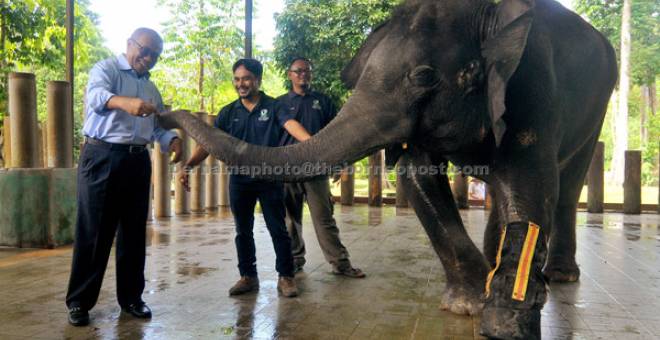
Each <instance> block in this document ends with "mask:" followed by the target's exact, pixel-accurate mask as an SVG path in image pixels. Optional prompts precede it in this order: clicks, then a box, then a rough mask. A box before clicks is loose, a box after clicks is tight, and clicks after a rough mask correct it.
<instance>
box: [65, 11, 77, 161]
mask: <svg viewBox="0 0 660 340" xmlns="http://www.w3.org/2000/svg"><path fill="white" fill-rule="evenodd" d="M74 19H75V3H74V0H66V81H67V82H68V83H69V86H70V88H69V93H68V98H69V107H68V109H69V112H68V115H69V118H68V119H67V121H69V122H70V123H71V126H70V127H68V128H70V129H71V134H69V133H68V131H67V132H66V134H67V135H66V138H67V139H70V141H69V142H67V144H66V147H69V146H71V148H73V126H74V124H73V122H74V117H73V103H74V102H73V92H74V89H75V86H74V84H75V83H74V82H73V66H74V65H73V61H74V59H73V44H74V41H73V32H74V25H73V22H74ZM69 152H70V153H71V154H73V149H72V150H71V151H67V152H64V154H65V155H68V153H69ZM67 157H68V156H67ZM65 162H73V157H72V159H71V161H69V160H66V161H65Z"/></svg>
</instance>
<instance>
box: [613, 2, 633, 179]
mask: <svg viewBox="0 0 660 340" xmlns="http://www.w3.org/2000/svg"><path fill="white" fill-rule="evenodd" d="M631 2H632V0H623V10H622V12H621V13H622V14H621V49H620V56H621V57H620V58H619V59H620V62H619V65H620V67H621V71H620V72H619V106H618V108H617V110H616V113H615V118H614V122H615V124H614V154H613V156H612V172H613V179H614V182H615V183H617V184H622V183H623V177H624V176H623V173H624V155H625V152H626V150H628V92H629V90H630V39H631V37H630V36H631V34H630V16H631V9H630V5H631Z"/></svg>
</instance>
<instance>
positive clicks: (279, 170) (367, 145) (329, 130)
mask: <svg viewBox="0 0 660 340" xmlns="http://www.w3.org/2000/svg"><path fill="white" fill-rule="evenodd" d="M366 106H368V105H363V104H359V103H358V101H356V100H349V101H348V102H347V103H346V105H344V107H343V108H342V110H341V111H340V112H339V114H338V115H337V117H336V118H335V119H334V120H333V121H332V122H330V124H328V125H327V126H326V127H325V128H324V129H322V130H321V131H320V132H319V133H318V134H316V135H314V136H313V137H312V138H310V139H309V140H307V141H305V142H303V143H298V144H294V145H289V146H284V147H277V148H274V147H264V146H258V145H253V144H249V143H246V142H244V141H242V140H239V139H237V138H234V137H232V136H230V135H229V134H227V133H225V132H223V131H221V130H219V129H216V128H213V127H211V126H209V125H208V124H206V123H205V122H204V121H202V120H200V119H198V118H196V117H194V116H192V115H190V114H189V113H187V112H185V111H175V112H168V113H164V114H161V115H160V117H159V122H160V123H161V125H162V126H163V127H165V128H173V127H181V128H182V129H183V130H185V131H186V132H187V133H188V135H189V136H191V137H192V138H193V139H195V141H197V143H198V144H199V145H201V146H202V147H203V148H204V149H205V150H206V151H207V152H209V154H211V155H212V156H214V157H215V158H217V159H219V160H221V161H223V162H225V163H227V164H228V165H230V166H238V167H240V168H238V170H239V171H241V173H243V171H244V170H245V171H249V172H250V175H251V176H254V177H255V178H263V179H271V180H281V181H287V182H293V181H302V180H306V179H311V178H314V177H319V176H325V175H329V174H330V173H332V172H336V171H337V170H338V169H341V167H343V166H345V165H348V164H351V163H353V162H355V161H357V160H359V159H361V158H363V157H365V156H367V155H369V154H370V153H373V152H375V151H377V150H379V149H381V148H383V147H384V146H386V145H389V144H392V143H394V142H397V141H402V140H403V139H404V134H403V133H402V132H403V131H405V129H400V128H396V126H397V123H396V122H394V121H390V122H387V121H385V120H384V119H383V117H385V116H386V115H384V114H382V111H381V112H373V111H374V108H373V107H372V108H371V110H367V108H366ZM369 111H372V112H369ZM358 113H359V114H358Z"/></svg>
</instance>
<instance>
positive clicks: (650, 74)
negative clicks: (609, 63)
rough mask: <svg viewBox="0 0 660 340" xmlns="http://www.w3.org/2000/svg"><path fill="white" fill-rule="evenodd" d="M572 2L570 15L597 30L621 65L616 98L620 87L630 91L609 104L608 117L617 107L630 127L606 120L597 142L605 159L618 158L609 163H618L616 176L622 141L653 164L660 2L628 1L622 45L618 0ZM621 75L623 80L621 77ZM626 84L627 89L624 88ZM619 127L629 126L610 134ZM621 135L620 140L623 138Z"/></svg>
mask: <svg viewBox="0 0 660 340" xmlns="http://www.w3.org/2000/svg"><path fill="white" fill-rule="evenodd" d="M626 1H627V0H626ZM574 3H575V9H576V11H577V12H578V13H580V14H582V15H583V16H584V17H586V18H587V20H589V21H590V22H591V24H592V25H594V26H595V27H596V28H597V29H598V30H599V31H601V33H603V34H604V35H605V36H606V37H607V38H608V39H609V41H610V42H611V43H612V45H613V46H614V48H615V49H616V51H617V56H618V58H619V64H620V65H621V66H622V73H621V78H620V83H619V89H618V90H617V93H618V94H620V95H619V96H621V89H622V88H624V87H625V88H628V89H629V90H630V91H629V96H628V98H627V99H623V98H620V99H622V100H619V101H618V105H611V106H610V109H611V110H610V114H612V113H615V112H616V111H617V108H619V109H618V111H619V113H621V112H622V111H623V110H628V114H627V115H626V119H627V120H630V124H626V123H623V120H622V119H618V121H619V122H618V123H617V122H615V121H614V120H617V119H616V118H615V119H614V120H613V119H608V120H606V124H605V125H606V127H604V129H603V136H602V138H603V139H604V140H605V142H606V145H607V150H608V158H615V157H618V159H617V160H616V161H613V165H614V164H619V165H618V170H617V172H619V174H621V172H622V171H623V170H622V169H623V163H622V162H623V151H622V150H625V147H623V146H622V141H621V140H622V139H625V142H626V143H627V144H629V147H632V148H637V147H639V148H642V149H643V150H644V160H645V162H652V164H655V159H657V156H655V155H657V152H658V146H657V136H658V134H657V132H656V130H655V128H654V127H655V126H657V125H658V124H659V123H660V122H657V120H658V119H660V117H658V115H655V114H654V113H655V112H657V108H656V107H657V106H656V105H657V104H656V103H657V101H656V100H655V97H656V95H655V93H656V82H657V80H656V79H657V75H658V72H659V70H660V20H658V16H660V2H658V1H645V0H640V1H632V2H631V3H630V8H629V11H630V15H629V18H630V21H629V23H626V24H625V26H626V27H630V31H629V33H630V40H629V44H627V43H626V44H622V42H623V41H622V37H623V36H624V35H623V34H622V27H623V26H624V23H623V20H622V19H623V17H624V15H623V14H624V13H623V8H624V0H574ZM623 46H629V47H630V52H629V54H628V55H629V63H627V64H628V65H629V67H628V68H627V70H628V71H627V73H626V72H623V71H625V70H624V67H625V65H626V64H625V63H624V62H623V61H624V59H625V54H626V53H625V52H626V51H623V49H622V48H623ZM626 74H627V75H628V78H626ZM626 82H628V83H629V85H630V87H628V86H624V83H626ZM615 116H616V114H615ZM611 118H612V117H611ZM625 125H629V127H628V129H627V130H622V129H620V130H618V131H619V132H615V131H614V130H615V129H617V128H620V127H623V126H625ZM607 127H609V128H611V129H608V128H607ZM610 131H611V132H610ZM610 133H611V135H610ZM624 133H625V136H623V134H624ZM617 137H619V138H617ZM617 139H618V140H617ZM617 144H618V145H619V146H618V150H616V151H614V152H613V153H612V151H611V150H612V149H613V148H612V146H613V145H617ZM614 149H617V147H615V148H614ZM654 156H655V157H654ZM648 168H649V166H645V167H644V169H648ZM645 171H647V170H645ZM655 177H657V176H655ZM619 178H621V175H619ZM644 178H652V176H650V175H649V174H648V173H645V175H644Z"/></svg>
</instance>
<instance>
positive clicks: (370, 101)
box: [160, 0, 616, 338]
mask: <svg viewBox="0 0 660 340" xmlns="http://www.w3.org/2000/svg"><path fill="white" fill-rule="evenodd" d="M342 77H343V79H344V81H345V82H346V84H347V85H349V86H350V87H351V88H353V89H354V91H353V95H352V96H351V98H350V99H349V100H348V101H347V103H346V104H345V105H344V107H343V108H342V110H341V112H340V114H339V116H338V117H337V118H336V119H335V120H333V121H332V122H331V123H330V124H329V125H328V126H327V127H326V128H325V129H323V130H322V131H321V132H319V133H318V134H317V135H315V136H314V137H313V138H312V139H310V140H309V141H307V142H304V143H300V144H296V145H292V146H287V147H282V148H265V147H259V146H254V145H248V144H246V143H244V142H242V141H239V140H237V139H234V138H232V137H230V136H228V135H226V134H224V133H223V132H221V131H219V130H216V129H213V128H211V127H209V126H208V125H206V124H205V123H203V122H202V121H200V120H197V119H195V118H194V117H192V116H191V115H189V114H188V113H186V112H182V111H180V112H172V113H167V114H163V115H162V116H161V117H160V122H161V124H162V125H163V126H164V127H166V128H173V127H178V126H181V127H182V128H183V129H184V130H186V131H187V132H188V134H189V135H190V136H192V137H193V138H195V139H196V140H197V141H198V142H199V143H200V144H202V145H203V146H204V147H205V148H206V149H207V151H209V152H210V153H211V154H212V155H214V156H215V157H217V158H218V159H221V160H223V161H225V162H227V163H229V164H233V165H259V164H262V163H265V164H269V165H275V166H285V165H286V164H289V165H291V164H298V165H299V164H304V163H306V162H312V163H317V162H319V163H323V164H327V165H335V164H345V163H351V162H353V161H356V160H358V159H361V158H363V157H364V156H366V155H369V154H371V153H373V152H374V151H376V150H378V149H381V148H392V149H391V150H395V151H396V150H397V146H398V145H400V144H401V143H403V142H405V143H407V145H408V148H407V149H405V150H403V149H401V148H398V152H394V153H391V154H396V155H397V156H400V159H399V165H400V166H424V165H430V164H434V165H439V164H443V163H446V162H447V161H451V162H452V163H454V164H457V165H460V166H466V165H487V166H489V168H490V172H489V174H487V175H484V176H479V177H480V178H481V179H482V180H484V181H486V182H487V183H488V184H489V185H490V187H491V189H492V193H493V195H494V201H493V209H492V211H491V215H490V219H489V222H488V226H487V231H486V235H485V240H484V244H485V245H484V254H485V256H484V255H482V253H481V252H479V250H478V249H477V248H476V247H475V245H474V243H473V242H472V240H471V239H470V238H469V237H468V235H467V233H466V232H465V229H464V226H463V222H462V221H461V218H460V215H459V213H458V210H457V209H456V206H455V203H454V201H453V198H452V195H451V190H450V187H449V181H448V179H447V176H445V175H439V176H428V175H427V176H423V175H419V174H408V175H407V176H405V178H406V179H405V181H404V185H405V186H406V190H405V191H406V195H407V196H408V199H409V201H410V203H411V205H412V207H413V208H414V209H415V211H416V213H417V215H418V217H419V219H420V221H421V223H422V225H423V227H424V228H425V230H426V232H427V234H428V236H429V238H430V240H431V243H432V245H433V247H434V250H435V251H436V253H437V254H438V256H439V257H440V260H441V262H442V264H443V266H444V268H445V271H446V275H447V287H446V290H445V292H444V294H443V296H442V307H443V308H445V309H448V310H451V311H452V312H455V313H461V314H463V313H464V314H476V313H479V312H480V311H481V310H482V308H484V299H483V292H484V286H485V280H486V276H487V274H488V272H489V271H490V269H491V266H492V265H493V264H494V263H495V255H496V252H497V249H498V244H499V234H500V228H501V226H511V228H512V230H513V229H514V226H515V225H516V223H518V224H522V225H525V226H526V224H527V222H528V221H533V222H534V223H536V224H538V225H539V226H541V237H540V240H541V241H539V246H538V249H537V252H536V255H535V258H534V262H533V264H532V272H533V273H537V274H538V273H540V272H541V269H542V268H541V267H543V263H545V271H544V273H545V274H546V275H547V277H548V278H549V279H550V280H555V281H575V280H577V279H578V277H579V270H578V267H577V264H576V263H575V213H576V207H577V200H578V196H579V193H580V190H581V188H582V183H583V181H584V177H585V174H586V171H587V168H588V165H589V162H590V159H591V155H592V152H593V149H594V146H595V144H596V142H597V140H598V135H599V134H600V129H601V125H602V122H603V117H604V115H605V110H606V107H607V103H608V100H609V97H610V95H611V92H612V90H613V88H614V84H615V82H616V62H615V56H614V52H613V49H612V47H611V46H610V45H609V43H608V42H607V41H606V39H605V38H603V37H602V35H601V34H599V33H598V32H597V31H596V30H595V29H594V28H593V27H591V26H590V25H589V24H587V23H586V22H585V21H583V20H582V19H581V18H580V17H579V16H577V15H576V14H574V13H572V12H570V11H568V10H566V9H565V8H563V7H562V6H561V5H559V4H558V3H556V2H554V1H551V0H536V1H534V0H503V1H501V2H500V3H499V4H494V3H492V2H489V1H485V0H446V1H432V0H426V1H424V0H410V1H407V2H405V3H404V4H403V5H402V6H401V7H400V8H399V9H398V10H397V11H396V12H395V13H394V14H393V15H392V18H391V19H390V20H389V21H388V22H386V23H385V24H384V25H382V26H380V27H379V28H377V29H376V30H374V32H373V33H372V34H371V35H370V36H369V38H368V40H367V41H366V42H365V44H364V45H363V47H362V48H361V49H360V51H359V52H358V54H357V55H356V56H355V58H354V59H353V60H352V61H351V63H350V64H349V65H348V66H347V67H346V69H345V70H344V72H343V73H342ZM319 174H320V173H319V172H318V171H311V172H307V173H305V174H304V175H300V174H298V175H294V174H288V175H282V176H270V177H269V178H273V179H277V180H284V181H296V180H303V179H305V178H309V177H313V176H316V175H319ZM523 236H524V235H523ZM512 237H513V236H512ZM523 239H524V238H523ZM512 242H514V243H515V242H517V241H515V240H514V241H512ZM518 246H519V247H521V244H518ZM515 256H519V254H518V255H516V254H513V255H511V254H510V253H509V252H505V253H503V254H502V263H517V261H518V258H517V257H515ZM546 256H547V258H546ZM498 275H500V273H499V272H497V274H496V275H495V280H494V281H493V284H492V286H491V288H492V290H493V291H494V294H493V296H494V297H491V298H490V299H488V300H486V302H485V303H486V305H485V309H484V310H483V315H482V333H483V334H485V335H487V336H489V337H495V338H539V337H540V330H539V329H538V327H539V326H540V313H539V310H540V308H541V307H542V306H543V303H544V302H545V301H544V299H545V296H546V295H545V294H546V291H545V280H544V279H543V278H542V275H540V274H539V275H536V276H534V278H535V280H531V281H530V284H529V287H528V292H527V296H528V298H527V300H526V301H525V302H524V303H520V304H516V303H512V302H511V301H509V300H510V299H509V298H507V295H508V296H511V291H510V289H511V286H506V284H505V283H503V282H505V281H506V280H505V279H504V276H502V277H498ZM501 275H504V274H501ZM502 296H504V298H502ZM498 299H499V300H498Z"/></svg>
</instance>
